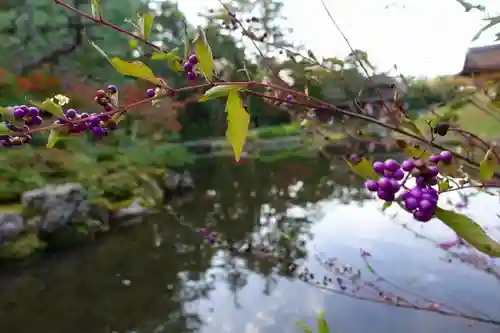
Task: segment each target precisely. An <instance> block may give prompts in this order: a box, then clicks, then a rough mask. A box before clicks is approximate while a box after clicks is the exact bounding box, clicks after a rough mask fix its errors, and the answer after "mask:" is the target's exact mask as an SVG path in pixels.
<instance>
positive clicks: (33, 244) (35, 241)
mask: <svg viewBox="0 0 500 333" xmlns="http://www.w3.org/2000/svg"><path fill="white" fill-rule="evenodd" d="M45 246H46V245H45V243H44V242H42V241H41V240H40V239H39V238H38V237H37V235H35V234H33V233H28V234H24V235H21V236H20V237H19V238H18V239H15V240H12V241H8V242H7V243H5V244H3V245H2V246H0V258H2V259H23V258H26V257H27V256H29V255H31V254H33V253H34V252H35V251H37V250H41V249H43V248H44V247H45Z"/></svg>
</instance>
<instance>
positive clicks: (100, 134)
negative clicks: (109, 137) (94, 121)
mask: <svg viewBox="0 0 500 333" xmlns="http://www.w3.org/2000/svg"><path fill="white" fill-rule="evenodd" d="M91 131H92V134H94V135H95V136H96V137H99V138H102V137H103V136H105V135H106V131H105V130H104V128H102V127H99V126H96V127H92V130H91Z"/></svg>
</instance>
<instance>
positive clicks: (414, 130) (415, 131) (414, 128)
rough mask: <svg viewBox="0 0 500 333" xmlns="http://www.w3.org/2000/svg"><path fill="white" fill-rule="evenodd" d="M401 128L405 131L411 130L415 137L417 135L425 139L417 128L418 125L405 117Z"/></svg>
mask: <svg viewBox="0 0 500 333" xmlns="http://www.w3.org/2000/svg"><path fill="white" fill-rule="evenodd" d="M401 126H402V127H403V128H404V129H407V130H409V131H410V132H412V133H413V134H415V135H417V136H419V137H421V138H425V136H424V135H423V134H422V132H421V131H420V129H419V128H418V127H417V125H415V123H414V122H413V121H411V120H410V119H408V118H406V117H405V118H404V119H403V120H402V121H401Z"/></svg>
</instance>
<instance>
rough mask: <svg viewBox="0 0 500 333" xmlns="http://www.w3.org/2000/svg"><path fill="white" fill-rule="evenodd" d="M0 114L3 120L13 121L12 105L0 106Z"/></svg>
mask: <svg viewBox="0 0 500 333" xmlns="http://www.w3.org/2000/svg"><path fill="white" fill-rule="evenodd" d="M0 115H1V116H2V118H3V120H7V121H10V122H15V120H16V119H15V118H14V110H13V109H12V107H10V106H9V107H0Z"/></svg>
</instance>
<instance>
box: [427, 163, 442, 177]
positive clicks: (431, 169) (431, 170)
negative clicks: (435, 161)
mask: <svg viewBox="0 0 500 333" xmlns="http://www.w3.org/2000/svg"><path fill="white" fill-rule="evenodd" d="M438 174H439V168H438V167H437V166H435V165H429V166H428V167H427V172H426V175H427V176H429V177H436V176H437V175H438Z"/></svg>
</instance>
